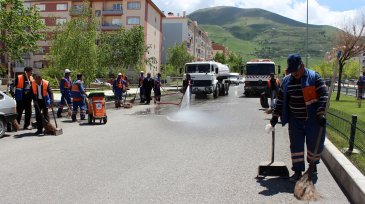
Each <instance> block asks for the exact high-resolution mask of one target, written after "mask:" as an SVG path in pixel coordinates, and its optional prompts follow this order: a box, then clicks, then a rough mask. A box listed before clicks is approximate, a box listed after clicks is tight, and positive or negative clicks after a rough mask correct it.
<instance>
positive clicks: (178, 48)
mask: <svg viewBox="0 0 365 204" xmlns="http://www.w3.org/2000/svg"><path fill="white" fill-rule="evenodd" d="M167 52H168V58H167V63H168V64H171V65H172V66H173V67H174V71H175V73H179V70H180V69H182V68H183V67H184V65H185V64H186V63H188V62H191V61H192V60H193V59H194V57H193V56H191V55H190V53H189V52H188V51H187V49H186V44H185V43H182V44H181V45H179V44H175V46H174V47H173V48H169V49H168V50H167Z"/></svg>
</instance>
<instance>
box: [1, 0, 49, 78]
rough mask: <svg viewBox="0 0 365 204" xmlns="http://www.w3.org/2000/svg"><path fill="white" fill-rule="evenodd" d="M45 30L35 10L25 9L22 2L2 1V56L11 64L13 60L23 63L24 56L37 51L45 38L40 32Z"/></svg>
mask: <svg viewBox="0 0 365 204" xmlns="http://www.w3.org/2000/svg"><path fill="white" fill-rule="evenodd" d="M43 28H44V25H43V23H42V21H41V20H40V18H39V13H38V12H37V10H35V8H33V7H29V8H24V6H23V1H21V0H2V1H0V42H1V43H2V45H1V44H0V47H1V49H0V55H5V56H7V58H8V61H9V65H8V66H9V67H8V77H9V78H10V70H11V67H10V64H11V61H13V60H18V61H20V62H23V56H22V55H23V54H25V53H28V52H34V51H36V50H37V48H38V45H37V41H39V40H41V39H42V38H43V36H42V34H41V33H40V32H39V31H41V30H42V29H43Z"/></svg>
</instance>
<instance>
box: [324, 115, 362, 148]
mask: <svg viewBox="0 0 365 204" xmlns="http://www.w3.org/2000/svg"><path fill="white" fill-rule="evenodd" d="M327 119H328V126H327V127H328V128H330V129H331V130H334V131H336V132H337V133H339V135H340V136H341V137H343V138H344V139H346V140H348V142H349V148H348V152H350V153H351V152H352V151H353V149H354V147H356V148H357V149H358V150H360V151H361V152H362V153H363V154H365V122H364V121H361V120H358V118H357V115H349V114H347V113H344V112H342V111H339V110H335V109H330V110H329V111H328V115H327Z"/></svg>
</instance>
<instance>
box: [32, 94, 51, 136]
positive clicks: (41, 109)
mask: <svg viewBox="0 0 365 204" xmlns="http://www.w3.org/2000/svg"><path fill="white" fill-rule="evenodd" d="M37 103H38V108H37V107H34V108H35V117H36V120H37V130H38V131H37V132H42V131H43V126H44V124H43V118H44V120H45V121H44V122H49V116H48V108H47V107H46V103H45V102H44V100H43V99H39V100H37ZM42 115H43V117H42Z"/></svg>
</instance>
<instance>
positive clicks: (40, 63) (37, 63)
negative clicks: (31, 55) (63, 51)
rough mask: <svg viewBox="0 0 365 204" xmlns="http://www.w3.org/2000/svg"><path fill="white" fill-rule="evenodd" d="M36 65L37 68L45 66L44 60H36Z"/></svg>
mask: <svg viewBox="0 0 365 204" xmlns="http://www.w3.org/2000/svg"><path fill="white" fill-rule="evenodd" d="M34 67H35V68H42V67H43V62H42V61H38V62H34Z"/></svg>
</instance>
